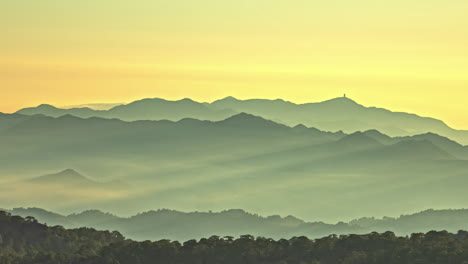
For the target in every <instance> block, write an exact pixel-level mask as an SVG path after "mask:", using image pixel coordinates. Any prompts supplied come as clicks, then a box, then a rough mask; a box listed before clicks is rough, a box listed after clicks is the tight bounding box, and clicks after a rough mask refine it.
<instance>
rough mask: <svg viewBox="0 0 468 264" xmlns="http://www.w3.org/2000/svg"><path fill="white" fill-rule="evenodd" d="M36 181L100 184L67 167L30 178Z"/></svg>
mask: <svg viewBox="0 0 468 264" xmlns="http://www.w3.org/2000/svg"><path fill="white" fill-rule="evenodd" d="M30 182H34V183H46V184H49V183H50V184H67V185H68V184H70V185H72V184H99V183H97V182H95V181H93V180H91V179H88V178H86V177H85V176H83V175H81V174H80V173H78V172H77V171H75V170H73V169H65V170H62V171H60V172H58V173H52V174H47V175H43V176H39V177H36V178H33V179H31V180H30Z"/></svg>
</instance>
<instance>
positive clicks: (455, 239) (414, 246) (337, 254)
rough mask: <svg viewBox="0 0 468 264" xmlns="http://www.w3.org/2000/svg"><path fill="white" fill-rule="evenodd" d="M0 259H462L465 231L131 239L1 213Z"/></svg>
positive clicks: (52, 263) (343, 262)
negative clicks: (404, 235) (271, 237)
mask: <svg viewBox="0 0 468 264" xmlns="http://www.w3.org/2000/svg"><path fill="white" fill-rule="evenodd" d="M0 245H1V246H0V263H1V264H63V263H69V264H154V263H164V264H172V263H173V264H183V263H185V264H191V263H193V264H202V263H204V264H219V263H226V264H229V263H232V264H237V263H239V264H241V263H242V264H243V263H246V264H247V263H249V264H289V263H290V264H296V263H297V264H299V263H301V264H302V263H310V264H312V263H313V264H349V263H356V264H357V263H359V264H387V263H388V264H448V263H451V264H467V263H468V232H466V231H459V232H458V233H456V234H451V233H448V232H445V231H442V232H435V231H431V232H428V233H426V234H423V233H416V234H412V235H411V236H407V237H397V236H395V234H394V233H392V232H385V233H381V234H379V233H370V234H367V235H342V236H336V235H330V236H327V237H324V238H320V239H315V240H311V239H308V238H306V237H303V236H301V237H294V238H291V239H289V240H286V239H280V240H273V239H268V238H264V237H257V238H255V237H253V236H250V235H242V236H240V237H239V238H237V239H235V238H233V237H218V236H211V237H210V238H204V239H200V240H198V241H197V240H189V241H186V242H183V243H181V242H177V241H170V240H160V241H155V242H151V241H144V242H135V241H132V240H125V239H124V238H123V237H122V236H121V235H120V234H119V233H118V232H108V231H96V230H94V229H86V228H80V229H72V230H67V229H64V228H62V227H60V226H56V227H48V226H46V225H42V224H39V223H37V222H36V221H35V219H34V218H22V217H19V216H12V215H10V214H8V213H6V212H3V211H2V212H0Z"/></svg>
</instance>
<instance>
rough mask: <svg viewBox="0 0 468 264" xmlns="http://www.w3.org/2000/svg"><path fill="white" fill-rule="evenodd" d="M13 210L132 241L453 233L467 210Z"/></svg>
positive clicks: (467, 222) (463, 224)
mask: <svg viewBox="0 0 468 264" xmlns="http://www.w3.org/2000/svg"><path fill="white" fill-rule="evenodd" d="M8 211H9V212H10V213H11V214H13V215H19V216H22V217H27V216H33V217H34V218H36V219H37V220H38V221H39V222H41V223H47V224H49V225H61V226H64V227H66V228H78V227H92V228H96V229H99V230H118V231H119V232H121V233H122V234H124V235H125V236H126V237H128V238H131V239H136V240H160V239H171V240H183V241H186V240H189V239H199V238H202V237H208V236H211V235H217V236H233V237H239V236H240V235H245V234H250V235H253V236H263V237H272V238H278V239H279V238H290V237H294V236H307V237H309V238H317V237H324V236H328V235H330V234H337V235H340V234H351V233H352V234H361V233H369V232H386V231H392V232H395V233H397V234H399V235H409V234H411V233H418V232H428V231H432V230H438V231H441V230H447V231H449V232H457V231H458V230H466V229H467V228H468V210H467V209H458V210H432V209H431V210H426V211H423V212H419V213H415V214H407V215H401V216H399V217H383V218H375V217H363V218H359V219H356V220H352V221H349V222H347V223H346V222H339V223H338V224H327V223H323V222H306V221H304V220H301V219H298V218H296V217H294V216H286V217H281V216H279V215H271V216H267V217H262V216H259V215H256V214H251V213H247V212H245V211H244V210H239V209H236V210H223V211H221V212H190V213H185V212H180V211H175V210H167V209H163V210H157V211H148V212H144V213H139V214H137V215H134V216H130V217H118V216H115V215H112V214H109V213H103V212H101V211H98V210H89V211H85V212H82V213H78V214H76V213H74V214H70V215H68V216H65V215H60V214H56V213H52V212H49V211H46V210H43V209H38V208H27V209H25V208H15V209H12V210H8Z"/></svg>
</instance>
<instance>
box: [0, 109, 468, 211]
mask: <svg viewBox="0 0 468 264" xmlns="http://www.w3.org/2000/svg"><path fill="white" fill-rule="evenodd" d="M1 122H2V118H1V117H0V123H1ZM0 145H1V146H2V151H0V181H2V182H6V183H8V184H3V185H0V195H1V197H3V198H7V197H15V199H4V204H5V206H10V207H18V206H24V205H28V206H36V207H47V208H51V209H54V210H76V211H78V210H80V211H81V210H85V209H87V208H89V207H91V206H92V207H93V208H101V209H105V210H108V211H113V212H117V213H120V214H131V213H136V212H141V211H146V210H148V209H151V208H155V207H159V208H175V209H178V210H185V211H193V210H205V211H207V210H223V209H225V208H244V209H246V210H249V211H256V212H259V213H261V214H272V213H275V211H276V210H281V211H280V213H282V214H285V215H288V214H291V215H297V216H299V217H302V218H305V217H307V218H311V217H312V216H314V219H320V220H330V219H332V220H333V219H339V217H340V215H341V216H342V215H347V216H349V217H359V216H362V215H369V214H370V212H372V214H379V213H382V214H383V213H399V212H401V211H411V210H415V209H416V210H417V209H419V208H428V207H437V208H441V207H449V206H454V205H457V206H463V204H464V203H466V202H468V197H467V196H466V195H465V192H466V191H465V190H464V188H463V186H466V184H468V182H467V181H468V180H467V179H468V177H467V172H468V166H467V165H468V161H467V160H465V159H463V155H461V154H464V153H466V152H464V150H465V149H464V148H463V147H461V148H460V147H459V146H458V147H457V145H456V144H453V142H452V143H451V141H448V140H444V139H443V138H440V137H438V136H432V135H431V136H427V135H421V136H415V137H408V138H390V137H388V136H386V135H384V134H382V133H380V132H378V131H366V132H356V133H353V134H350V135H346V134H344V133H342V132H339V133H330V132H323V131H320V130H317V129H314V128H307V127H306V126H301V125H299V126H295V127H288V126H285V125H282V124H278V123H275V122H273V121H270V120H266V119H264V118H261V117H259V116H254V115H251V114H246V113H241V114H238V115H235V116H232V117H229V118H227V119H225V120H222V121H217V122H212V121H200V120H196V119H189V118H185V119H182V120H180V121H178V122H173V121H134V122H124V121H121V120H118V119H103V118H96V117H93V118H88V119H82V118H78V117H75V116H72V115H65V116H61V117H58V118H52V117H47V116H41V115H36V116H30V117H26V118H25V119H24V120H23V121H22V122H20V123H17V124H15V125H14V126H11V127H10V128H8V129H6V130H3V131H1V132H0ZM454 150H456V151H460V153H461V154H459V153H454V152H456V151H454ZM25 161H27V162H25ZM63 168H73V169H75V170H77V171H80V172H81V173H83V175H87V176H89V177H90V178H91V179H96V181H98V182H102V183H108V182H111V181H113V180H120V181H124V182H128V183H129V184H130V185H131V188H126V187H124V188H107V185H106V184H103V185H104V186H106V188H105V189H101V188H91V189H90V188H88V189H90V190H88V189H86V188H74V186H71V187H65V188H55V187H53V186H54V185H53V184H45V185H44V186H43V187H41V188H37V187H34V186H29V185H30V184H27V185H23V182H22V181H19V180H20V179H29V178H31V177H32V176H37V175H45V174H49V173H50V172H52V171H59V170H61V169H63ZM68 186H70V184H69V185H68ZM13 190H20V191H19V192H15V191H13ZM434 197H437V198H436V199H435V200H434Z"/></svg>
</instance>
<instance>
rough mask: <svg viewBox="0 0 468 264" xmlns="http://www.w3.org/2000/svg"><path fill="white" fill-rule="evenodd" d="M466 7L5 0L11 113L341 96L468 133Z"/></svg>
mask: <svg viewBox="0 0 468 264" xmlns="http://www.w3.org/2000/svg"><path fill="white" fill-rule="evenodd" d="M467 10H468V1H466V0H392V1H388V0H386V1H383V0H236V1H231V0H229V1H228V0H196V1H195V0H132V1H130V0H40V1H38V0H0V33H1V35H0V112H14V111H16V110H18V109H20V108H23V107H29V106H35V105H39V104H41V103H49V104H53V105H56V106H65V105H77V104H82V103H115V102H124V103H125V102H131V101H133V100H137V99H141V98H146V97H160V98H165V99H171V100H175V99H181V98H186V97H188V98H192V99H194V100H197V101H213V100H216V99H219V98H222V97H226V96H234V97H236V98H240V99H249V98H267V99H276V98H282V99H285V100H289V101H293V102H296V103H305V102H317V101H323V100H326V99H330V98H334V97H338V96H342V95H343V94H344V93H346V94H347V95H348V97H350V98H352V99H354V100H355V101H357V102H359V103H361V104H363V105H366V106H379V107H384V108H388V109H391V110H394V111H405V112H412V113H417V114H419V115H423V116H431V117H435V118H438V119H442V120H444V121H445V122H446V123H448V124H449V125H450V126H452V127H454V128H458V129H468V118H467V117H466V112H467V110H468V107H467V104H466V101H467V99H468V16H467V15H466V12H467Z"/></svg>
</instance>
